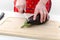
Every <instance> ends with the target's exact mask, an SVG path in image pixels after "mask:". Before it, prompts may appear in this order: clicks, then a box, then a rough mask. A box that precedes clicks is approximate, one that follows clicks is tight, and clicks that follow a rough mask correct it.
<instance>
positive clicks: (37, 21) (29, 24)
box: [22, 14, 48, 28]
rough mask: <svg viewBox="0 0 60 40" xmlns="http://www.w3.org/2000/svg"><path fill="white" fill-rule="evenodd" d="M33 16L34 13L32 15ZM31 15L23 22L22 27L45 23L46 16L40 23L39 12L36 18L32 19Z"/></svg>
mask: <svg viewBox="0 0 60 40" xmlns="http://www.w3.org/2000/svg"><path fill="white" fill-rule="evenodd" d="M33 16H34V15H33ZM33 16H31V17H29V18H28V20H26V22H25V23H24V25H23V26H22V28H23V27H30V26H32V25H41V24H45V23H46V22H47V21H48V18H46V20H45V22H43V23H41V22H40V14H38V15H37V17H36V20H33Z"/></svg>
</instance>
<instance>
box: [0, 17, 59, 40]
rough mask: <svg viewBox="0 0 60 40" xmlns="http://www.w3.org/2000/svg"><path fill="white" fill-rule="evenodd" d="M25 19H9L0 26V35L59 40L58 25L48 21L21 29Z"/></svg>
mask: <svg viewBox="0 0 60 40" xmlns="http://www.w3.org/2000/svg"><path fill="white" fill-rule="evenodd" d="M24 22H25V19H24V18H19V17H9V18H7V19H6V20H5V21H4V22H3V23H2V24H0V34H5V35H11V36H20V37H28V38H37V39H44V40H60V23H59V22H55V21H52V20H49V21H48V22H47V23H46V24H43V25H34V26H32V27H30V28H21V26H22V25H23V24H24Z"/></svg>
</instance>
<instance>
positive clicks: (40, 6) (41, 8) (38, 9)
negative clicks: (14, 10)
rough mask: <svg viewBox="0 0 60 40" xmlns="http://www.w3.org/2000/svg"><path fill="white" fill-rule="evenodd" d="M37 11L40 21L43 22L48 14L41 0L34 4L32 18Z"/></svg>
mask: <svg viewBox="0 0 60 40" xmlns="http://www.w3.org/2000/svg"><path fill="white" fill-rule="evenodd" d="M38 13H40V22H41V23H43V22H45V20H46V18H47V16H48V11H47V9H46V7H45V5H44V4H43V3H42V2H41V3H40V2H39V3H38V4H37V5H36V8H35V12H34V18H33V20H35V19H36V16H37V14H38Z"/></svg>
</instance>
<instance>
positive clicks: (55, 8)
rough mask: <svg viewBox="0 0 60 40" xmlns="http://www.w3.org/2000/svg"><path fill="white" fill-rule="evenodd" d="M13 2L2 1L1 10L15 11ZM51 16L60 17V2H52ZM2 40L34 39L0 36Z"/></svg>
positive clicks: (58, 0)
mask: <svg viewBox="0 0 60 40" xmlns="http://www.w3.org/2000/svg"><path fill="white" fill-rule="evenodd" d="M13 1H14V0H0V10H5V11H6V10H7V11H13V7H14V3H13ZM49 14H51V15H53V17H54V16H57V15H58V17H59V16H60V0H52V8H51V11H50V13H49ZM53 17H52V18H53ZM0 40H33V39H27V38H20V37H11V36H3V35H0Z"/></svg>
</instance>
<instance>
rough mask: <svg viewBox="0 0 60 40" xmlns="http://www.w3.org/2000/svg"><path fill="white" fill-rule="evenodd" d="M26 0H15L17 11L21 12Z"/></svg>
mask: <svg viewBox="0 0 60 40" xmlns="http://www.w3.org/2000/svg"><path fill="white" fill-rule="evenodd" d="M25 5H26V0H17V2H16V7H17V8H18V10H19V13H23V10H25V8H26V6H25Z"/></svg>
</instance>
